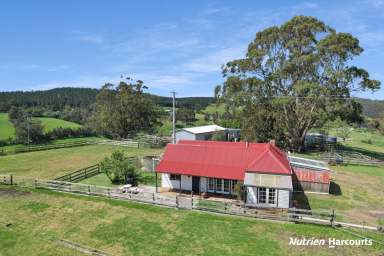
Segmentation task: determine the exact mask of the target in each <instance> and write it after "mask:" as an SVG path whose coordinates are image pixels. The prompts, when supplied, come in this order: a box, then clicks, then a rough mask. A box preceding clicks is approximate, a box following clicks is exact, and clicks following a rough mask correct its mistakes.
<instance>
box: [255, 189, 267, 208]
mask: <svg viewBox="0 0 384 256" xmlns="http://www.w3.org/2000/svg"><path fill="white" fill-rule="evenodd" d="M257 201H258V203H259V204H266V203H267V188H257Z"/></svg>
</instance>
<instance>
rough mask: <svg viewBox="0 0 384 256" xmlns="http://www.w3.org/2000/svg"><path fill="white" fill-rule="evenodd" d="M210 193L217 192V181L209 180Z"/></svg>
mask: <svg viewBox="0 0 384 256" xmlns="http://www.w3.org/2000/svg"><path fill="white" fill-rule="evenodd" d="M208 191H215V179H213V178H208Z"/></svg>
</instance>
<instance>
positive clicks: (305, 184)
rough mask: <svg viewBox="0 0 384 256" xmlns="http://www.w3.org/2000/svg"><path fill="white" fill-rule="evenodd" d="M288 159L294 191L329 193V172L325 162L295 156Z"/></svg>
mask: <svg viewBox="0 0 384 256" xmlns="http://www.w3.org/2000/svg"><path fill="white" fill-rule="evenodd" d="M288 159H289V162H290V164H291V167H292V170H293V176H292V184H293V189H294V190H295V191H311V192H319V193H329V186H330V176H331V174H330V172H331V171H330V169H329V168H328V166H327V164H326V163H325V162H323V161H317V160H312V159H307V158H302V157H296V156H289V157H288Z"/></svg>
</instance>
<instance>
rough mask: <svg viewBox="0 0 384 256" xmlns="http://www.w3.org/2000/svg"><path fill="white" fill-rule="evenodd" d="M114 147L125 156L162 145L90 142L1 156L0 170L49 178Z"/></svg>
mask: <svg viewBox="0 0 384 256" xmlns="http://www.w3.org/2000/svg"><path fill="white" fill-rule="evenodd" d="M114 150H123V151H124V152H126V154H127V156H153V155H159V154H160V153H161V152H162V149H151V148H140V149H137V148H125V147H117V146H109V145H90V146H81V147H72V148H62V149H53V150H46V151H36V152H29V153H21V154H16V155H6V156H0V173H13V174H15V175H21V176H28V177H37V178H45V179H51V178H55V177H59V176H62V175H64V174H67V173H69V172H73V171H76V170H79V169H81V168H84V167H87V166H90V165H94V164H97V163H99V162H100V161H101V160H102V159H104V157H106V156H110V155H111V153H112V152H113V151H114Z"/></svg>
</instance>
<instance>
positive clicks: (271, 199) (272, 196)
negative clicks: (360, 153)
mask: <svg viewBox="0 0 384 256" xmlns="http://www.w3.org/2000/svg"><path fill="white" fill-rule="evenodd" d="M268 203H269V204H276V189H274V188H269V189H268Z"/></svg>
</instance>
